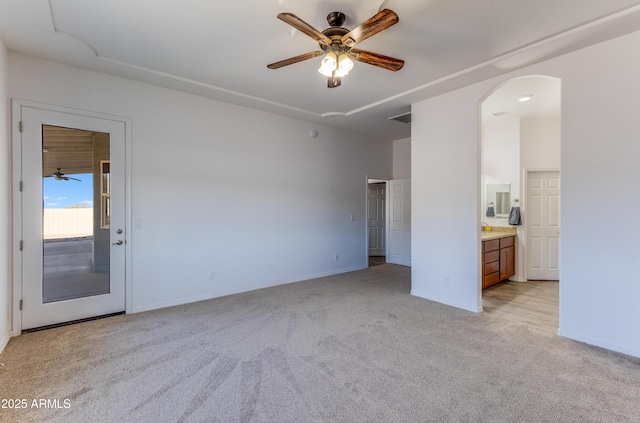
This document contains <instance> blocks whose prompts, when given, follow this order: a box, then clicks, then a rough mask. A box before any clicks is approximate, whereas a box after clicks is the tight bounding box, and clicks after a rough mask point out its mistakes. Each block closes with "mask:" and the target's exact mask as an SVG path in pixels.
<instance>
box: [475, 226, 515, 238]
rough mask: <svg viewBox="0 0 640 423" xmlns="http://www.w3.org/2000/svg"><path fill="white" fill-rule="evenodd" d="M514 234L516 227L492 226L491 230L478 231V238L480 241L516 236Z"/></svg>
mask: <svg viewBox="0 0 640 423" xmlns="http://www.w3.org/2000/svg"><path fill="white" fill-rule="evenodd" d="M516 235H517V229H516V228H503V227H496V226H492V227H491V231H489V232H487V231H482V232H480V239H481V240H482V241H491V240H492V239H500V238H507V237H510V236H516Z"/></svg>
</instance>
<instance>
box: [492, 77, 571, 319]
mask: <svg viewBox="0 0 640 423" xmlns="http://www.w3.org/2000/svg"><path fill="white" fill-rule="evenodd" d="M481 110H482V114H481V115H482V126H481V127H482V134H481V140H482V141H481V142H482V146H481V158H482V159H481V181H482V182H481V186H482V190H481V200H480V201H481V204H480V210H481V215H480V221H481V222H482V226H483V229H484V228H486V229H491V231H483V233H482V235H481V237H482V240H483V244H482V245H483V249H482V252H481V258H480V260H481V263H482V274H481V281H480V284H481V286H482V288H483V290H482V293H483V295H482V303H483V310H484V311H485V312H489V313H492V314H495V315H499V316H503V317H506V318H509V319H512V320H517V321H521V322H523V323H528V324H532V325H534V326H538V327H540V328H543V329H549V330H552V331H554V332H555V331H557V329H558V286H559V282H558V279H559V276H558V269H559V256H558V245H559V205H560V202H559V198H560V183H559V182H560V119H561V117H560V80H559V79H558V78H552V77H547V76H527V77H520V78H516V79H512V80H510V81H507V82H505V83H503V84H501V85H500V86H498V87H497V88H496V89H494V90H493V91H492V92H491V93H490V94H488V96H487V97H486V98H485V99H484V101H483V102H482V106H481ZM516 212H519V217H520V218H519V219H517V214H518V213H516ZM496 240H499V241H496ZM488 241H492V242H488ZM503 244H504V246H503ZM503 262H504V263H503ZM543 281H544V282H543Z"/></svg>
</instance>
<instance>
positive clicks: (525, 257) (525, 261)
mask: <svg viewBox="0 0 640 423" xmlns="http://www.w3.org/2000/svg"><path fill="white" fill-rule="evenodd" d="M538 172H557V173H558V175H561V173H560V169H559V168H540V169H538V168H532V169H523V170H522V187H520V189H521V192H522V193H523V195H522V196H521V198H520V204H521V205H522V212H523V213H524V214H526V212H527V198H528V196H529V192H528V191H527V188H528V185H529V174H530V173H538ZM560 183H562V179H561V180H560ZM560 196H561V198H562V185H561V186H560ZM523 219H524V221H525V223H524V225H522V237H523V238H524V242H523V248H522V250H524V254H522V277H523V279H524V280H525V281H528V280H529V249H528V248H527V247H528V245H529V231H528V229H529V219H526V216H524V215H523ZM560 224H561V225H562V223H560ZM560 230H562V226H560ZM561 266H562V257H560V251H559V250H558V269H559V268H560V267H561Z"/></svg>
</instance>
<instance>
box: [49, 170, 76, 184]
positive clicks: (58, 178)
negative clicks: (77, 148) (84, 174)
mask: <svg viewBox="0 0 640 423" xmlns="http://www.w3.org/2000/svg"><path fill="white" fill-rule="evenodd" d="M57 169H58V171H57V172H53V174H52V175H51V176H47V178H51V177H54V178H55V180H56V181H68V180H70V179H71V180H74V181H78V182H82V180H81V179H78V178H72V177H71V176H66V175H65V174H64V173H62V172H61V170H60V169H61V168H59V167H58V168H57Z"/></svg>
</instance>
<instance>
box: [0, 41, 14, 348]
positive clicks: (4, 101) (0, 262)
mask: <svg viewBox="0 0 640 423" xmlns="http://www.w3.org/2000/svg"><path fill="white" fill-rule="evenodd" d="M7 62H8V57H7V50H6V48H5V46H4V43H3V42H2V39H0V163H3V164H4V165H3V166H0V169H1V170H0V172H1V176H0V352H2V350H3V349H4V347H5V345H6V344H7V342H8V341H9V337H10V334H11V332H10V331H11V305H10V304H11V266H10V265H9V264H10V263H11V257H12V256H11V235H10V234H11V213H12V212H11V147H10V146H11V141H10V140H11V138H10V132H9V126H10V125H9V119H10V117H9V110H10V107H9V100H8V98H7V86H8V71H7Z"/></svg>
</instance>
